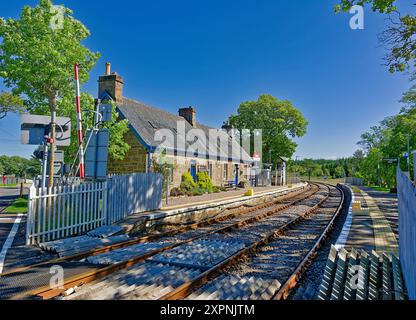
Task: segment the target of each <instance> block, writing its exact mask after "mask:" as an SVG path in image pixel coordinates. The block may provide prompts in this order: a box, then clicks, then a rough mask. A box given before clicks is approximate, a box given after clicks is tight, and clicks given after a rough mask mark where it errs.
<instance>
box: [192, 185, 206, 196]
mask: <svg viewBox="0 0 416 320" xmlns="http://www.w3.org/2000/svg"><path fill="white" fill-rule="evenodd" d="M206 193H207V191H206V190H204V189H202V188H200V187H195V188H193V189H192V191H191V194H192V195H193V196H202V195H204V194H206Z"/></svg>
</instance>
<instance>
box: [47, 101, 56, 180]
mask: <svg viewBox="0 0 416 320" xmlns="http://www.w3.org/2000/svg"><path fill="white" fill-rule="evenodd" d="M54 100H55V105H56V96H54ZM50 127H51V132H50V137H49V144H50V157H49V185H48V187H49V188H52V187H53V177H54V175H55V168H54V167H55V166H54V164H55V136H56V109H53V110H51V124H50Z"/></svg>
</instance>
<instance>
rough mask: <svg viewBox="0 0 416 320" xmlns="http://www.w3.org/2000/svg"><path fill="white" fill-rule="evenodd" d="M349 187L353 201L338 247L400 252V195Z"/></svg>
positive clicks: (390, 252)
mask: <svg viewBox="0 0 416 320" xmlns="http://www.w3.org/2000/svg"><path fill="white" fill-rule="evenodd" d="M349 188H350V189H351V192H352V194H353V197H352V203H351V206H350V211H349V215H348V217H347V220H346V223H345V225H344V228H343V231H342V232H341V236H340V237H339V239H338V241H337V243H336V247H337V248H345V249H346V250H351V249H355V250H364V251H366V252H372V251H376V252H377V253H379V254H384V253H385V254H398V250H399V245H398V231H397V230H398V209H397V196H396V195H393V194H389V193H385V192H379V191H374V190H372V189H369V188H364V187H360V188H358V187H352V186H349Z"/></svg>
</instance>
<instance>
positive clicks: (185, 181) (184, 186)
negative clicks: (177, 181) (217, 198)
mask: <svg viewBox="0 0 416 320" xmlns="http://www.w3.org/2000/svg"><path fill="white" fill-rule="evenodd" d="M196 186H197V185H196V183H195V181H194V178H192V176H191V174H190V173H189V172H185V173H184V174H183V175H182V182H181V188H180V189H181V190H182V191H184V192H190V191H192V190H193V189H194V188H195V187H196Z"/></svg>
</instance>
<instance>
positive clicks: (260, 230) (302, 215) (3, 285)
mask: <svg viewBox="0 0 416 320" xmlns="http://www.w3.org/2000/svg"><path fill="white" fill-rule="evenodd" d="M336 190H338V189H336ZM331 192H332V193H334V192H336V191H335V190H334V189H333V190H332V191H331V188H330V187H328V186H323V185H315V184H313V185H310V186H309V187H308V188H307V189H306V190H304V191H303V192H299V193H296V194H294V195H293V194H290V195H287V196H285V197H279V199H278V200H273V201H270V202H267V203H263V204H261V205H256V206H252V207H246V208H245V209H243V210H242V209H241V208H236V209H232V210H230V211H228V212H227V213H226V214H222V215H221V216H217V217H215V218H213V219H210V220H208V221H205V222H201V223H197V224H192V225H189V226H185V227H181V228H177V229H175V230H171V231H169V232H166V233H162V234H154V235H150V236H148V237H144V238H138V239H133V240H130V241H126V242H124V243H121V244H117V245H113V246H109V247H106V248H102V249H98V250H93V251H90V252H86V253H82V254H79V255H77V256H73V257H68V258H65V259H58V260H54V261H48V262H46V263H42V264H38V265H35V266H30V267H27V268H21V269H18V270H14V271H12V272H9V273H7V274H3V275H2V277H1V278H0V296H1V295H3V297H6V298H10V299H22V298H26V297H40V298H44V299H50V298H56V297H59V296H62V295H63V294H67V293H68V289H70V290H69V291H71V292H73V291H77V292H76V293H75V294H73V295H71V296H69V297H68V298H70V299H160V298H162V299H184V298H186V297H187V296H188V295H189V294H191V293H193V296H191V297H195V298H198V297H203V296H206V292H205V291H204V290H206V289H207V286H208V285H209V284H210V283H216V282H217V283H220V282H221V281H223V280H222V279H224V277H225V279H231V282H232V283H233V282H235V281H236V279H238V277H240V278H241V276H239V275H238V274H236V275H235V277H236V278H233V277H234V274H232V273H230V274H229V275H228V273H229V272H238V271H236V270H234V271H228V270H227V268H230V267H232V266H235V265H236V262H238V261H240V260H241V259H242V258H243V257H247V256H248V255H250V254H253V253H254V252H257V254H261V252H262V250H263V249H264V248H266V247H264V246H265V245H266V244H270V243H271V241H277V240H276V239H279V237H277V236H280V239H281V236H282V235H283V234H284V233H285V232H289V233H290V232H291V230H289V229H290V228H293V226H294V225H295V224H296V223H299V222H301V221H302V223H304V222H305V223H306V221H308V219H309V217H312V214H313V216H315V214H316V211H317V210H318V211H321V210H324V206H325V204H326V203H329V202H331V201H329V199H334V198H337V197H334V195H331ZM338 192H339V195H340V196H339V197H338V198H339V199H338V200H340V201H339V202H340V204H342V199H341V198H342V194H341V193H340V191H339V190H338ZM331 209H332V211H333V213H332V215H330V214H327V218H329V217H332V219H334V218H335V214H334V210H333V209H334V208H331ZM337 211H339V208H338V210H337ZM312 220H314V219H312ZM324 220H325V219H323V220H322V221H321V222H322V223H321V224H320V225H321V226H324V225H325V223H324ZM329 220H331V219H329ZM331 221H332V220H331ZM325 222H327V221H326V220H325ZM332 222H333V221H332ZM330 224H331V223H327V224H326V229H328V230H329V226H330ZM299 225H301V224H299ZM316 229H318V228H316ZM324 229H325V228H324ZM326 229H325V230H326ZM328 230H326V231H328ZM321 231H322V230H321ZM323 234H324V233H321V236H320V238H322V239H323ZM276 237H277V238H276ZM322 239H320V241H322ZM318 242H319V241H318ZM312 247H313V248H311V252H309V253H308V254H307V255H306V256H305V257H304V260H305V261H302V262H303V264H304V265H305V266H306V264H307V262H308V261H309V260H310V258H311V257H312V255H313V252H314V251H315V249H316V248H317V245H316V244H315V245H314V246H312ZM254 257H256V256H254ZM253 259H254V258H253ZM249 261H251V260H247V261H245V262H244V263H243V264H241V263H240V265H241V267H242V266H244V265H245V264H247V263H249ZM253 261H254V260H253ZM57 265H58V266H60V267H62V268H63V269H64V270H65V276H66V277H65V283H64V286H63V288H61V289H54V288H51V287H50V286H49V283H48V282H47V283H45V281H47V280H48V279H50V274H49V270H50V267H51V266H57ZM300 267H302V263H301V264H298V268H300ZM302 268H304V266H303V267H302ZM302 268H301V269H302ZM47 271H48V272H47ZM300 271H301V270H300ZM222 272H225V273H222ZM240 272H242V271H240ZM298 273H299V272H298ZM219 274H221V276H220V277H219V278H217V275H219ZM30 275H32V279H31V280H30V281H29V282H28V281H27V279H28V277H29V278H30ZM33 275H34V276H33ZM227 277H228V278H227ZM269 278H270V277H269ZM269 278H268V279H266V280H263V279H262V278H259V279H258V281H257V282H256V281H255V280H256V278H255V277H253V276H252V277H250V278H249V279H248V280H247V279H243V278H242V279H243V280H241V282H244V283H246V284H252V283H253V281H254V282H255V283H257V285H260V287H262V286H263V287H265V286H268V288H269V291H273V290H271V289H270V288H273V284H274V286H275V287H278V289H279V290H280V291H282V290H283V289H284V288H286V287H287V288H289V290H290V288H291V287H292V286H293V285H292V284H291V283H295V282H296V281H293V279H292V278H291V277H289V278H288V280H289V281H287V283H285V284H284V285H283V286H281V285H280V283H279V285H277V282H276V279H275V280H273V281H270V279H269ZM211 279H212V281H211ZM295 280H296V279H295ZM208 281H209V282H208ZM218 281H220V282H218ZM279 281H281V280H279ZM90 282H94V283H92V284H88V283H90ZM207 282H208V283H207ZM16 284H17V285H16ZM87 284H88V285H87ZM81 286H82V290H79V291H78V290H73V289H71V288H77V287H81ZM252 287H253V286H252ZM16 290H19V291H20V292H18V293H17V292H16ZM266 291H267V290H266ZM275 291H276V290H275ZM280 291H279V292H280ZM282 292H284V291H282ZM198 293H200V295H199V296H198ZM215 294H218V292H217V293H211V295H215ZM280 295H281V294H280ZM265 297H266V295H264V296H263V298H265ZM276 297H277V298H279V294H276ZM218 298H221V297H220V296H218Z"/></svg>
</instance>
